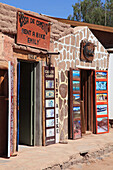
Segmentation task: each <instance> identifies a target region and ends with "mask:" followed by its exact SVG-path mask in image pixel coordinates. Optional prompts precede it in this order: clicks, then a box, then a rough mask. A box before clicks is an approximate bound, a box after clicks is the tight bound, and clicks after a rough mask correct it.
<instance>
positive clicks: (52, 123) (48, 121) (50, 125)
mask: <svg viewBox="0 0 113 170" xmlns="http://www.w3.org/2000/svg"><path fill="white" fill-rule="evenodd" d="M52 126H54V119H48V120H46V127H52Z"/></svg>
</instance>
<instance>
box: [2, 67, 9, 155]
mask: <svg viewBox="0 0 113 170" xmlns="http://www.w3.org/2000/svg"><path fill="white" fill-rule="evenodd" d="M7 152H8V71H7V70H0V156H7Z"/></svg>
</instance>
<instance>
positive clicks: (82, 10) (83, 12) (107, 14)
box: [68, 0, 113, 26]
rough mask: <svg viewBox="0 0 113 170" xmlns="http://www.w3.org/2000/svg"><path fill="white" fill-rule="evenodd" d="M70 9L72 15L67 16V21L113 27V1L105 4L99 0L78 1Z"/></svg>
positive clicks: (109, 0)
mask: <svg viewBox="0 0 113 170" xmlns="http://www.w3.org/2000/svg"><path fill="white" fill-rule="evenodd" d="M72 7H73V15H69V16H68V19H69V20H75V21H82V22H87V23H92V24H98V25H107V26H113V0H106V4H104V3H103V2H102V1H101V0H83V1H80V0H79V1H78V3H75V5H72Z"/></svg>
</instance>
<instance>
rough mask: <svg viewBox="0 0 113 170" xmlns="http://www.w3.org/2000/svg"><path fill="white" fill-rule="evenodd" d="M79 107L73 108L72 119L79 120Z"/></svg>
mask: <svg viewBox="0 0 113 170" xmlns="http://www.w3.org/2000/svg"><path fill="white" fill-rule="evenodd" d="M80 116H81V115H80V107H73V119H76V118H80Z"/></svg>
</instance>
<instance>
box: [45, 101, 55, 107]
mask: <svg viewBox="0 0 113 170" xmlns="http://www.w3.org/2000/svg"><path fill="white" fill-rule="evenodd" d="M46 107H54V100H46Z"/></svg>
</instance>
